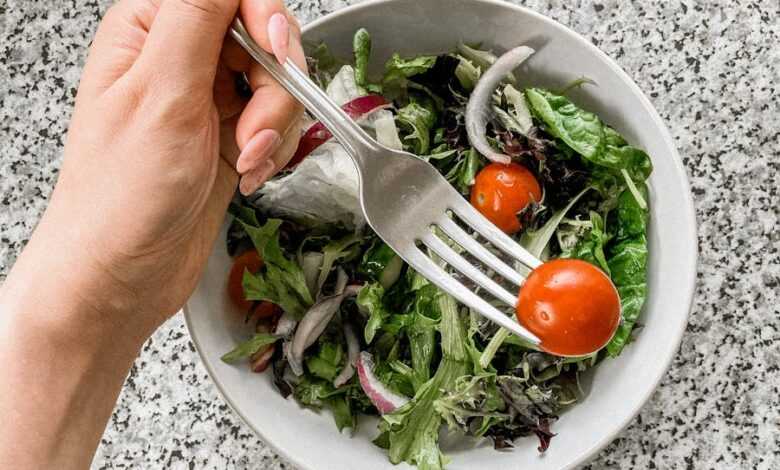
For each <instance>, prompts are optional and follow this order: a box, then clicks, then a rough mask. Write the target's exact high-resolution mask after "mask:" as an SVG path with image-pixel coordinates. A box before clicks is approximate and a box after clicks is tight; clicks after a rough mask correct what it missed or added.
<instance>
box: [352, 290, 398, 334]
mask: <svg viewBox="0 0 780 470" xmlns="http://www.w3.org/2000/svg"><path fill="white" fill-rule="evenodd" d="M384 295H385V289H384V287H382V285H381V284H379V283H378V282H374V283H371V284H367V285H365V286H364V287H363V288H362V289H360V292H359V293H358V296H357V304H358V306H359V307H360V308H361V310H363V311H365V312H367V313H368V322H366V327H365V329H364V332H363V336H364V337H365V340H366V343H368V344H371V342H372V341H373V340H374V336H375V335H376V332H377V331H379V329H380V328H381V327H382V324H383V323H384V322H385V319H386V318H387V317H389V316H390V312H388V311H387V310H386V309H385V306H384V304H383V303H382V297H383V296H384Z"/></svg>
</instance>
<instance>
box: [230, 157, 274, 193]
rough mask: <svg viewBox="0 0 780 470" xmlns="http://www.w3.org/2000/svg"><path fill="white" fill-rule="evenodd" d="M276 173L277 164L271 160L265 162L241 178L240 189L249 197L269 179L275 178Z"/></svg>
mask: <svg viewBox="0 0 780 470" xmlns="http://www.w3.org/2000/svg"><path fill="white" fill-rule="evenodd" d="M275 171H276V164H275V163H274V161H273V160H271V159H270V158H269V159H268V160H263V162H262V163H260V165H259V166H258V167H257V168H255V169H254V170H252V171H250V172H249V173H247V174H245V175H243V176H242V177H241V183H239V185H238V189H239V190H240V191H241V194H243V195H244V196H249V195H250V194H252V193H253V192H255V191H257V190H258V189H260V186H262V185H263V184H264V183H265V182H266V181H267V180H268V178H270V177H271V176H273V174H274V172H275Z"/></svg>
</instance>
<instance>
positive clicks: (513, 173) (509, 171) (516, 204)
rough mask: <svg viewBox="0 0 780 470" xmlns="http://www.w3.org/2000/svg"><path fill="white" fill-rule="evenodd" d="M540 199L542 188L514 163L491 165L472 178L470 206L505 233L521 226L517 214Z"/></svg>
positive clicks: (517, 229) (526, 171)
mask: <svg viewBox="0 0 780 470" xmlns="http://www.w3.org/2000/svg"><path fill="white" fill-rule="evenodd" d="M541 200H542V188H541V187H539V182H538V181H536V178H535V177H534V175H533V173H531V171H530V170H529V169H528V168H526V167H524V166H522V165H518V164H517V163H510V164H508V165H504V164H503V163H491V164H490V165H488V166H486V167H485V168H483V169H482V170H481V171H480V172H479V173H478V174H477V177H476V178H475V181H474V187H473V188H471V205H473V206H474V207H476V208H477V210H478V211H479V212H481V213H482V215H484V216H485V217H487V219H488V220H490V221H491V222H493V224H495V225H496V226H497V227H498V228H500V229H501V230H503V231H504V232H506V233H510V234H511V233H516V232H519V231H520V229H521V228H523V227H522V225H521V224H520V221H519V220H518V218H517V213H518V212H520V211H522V210H523V209H525V208H526V207H527V206H528V204H530V203H531V201H537V202H538V201H541Z"/></svg>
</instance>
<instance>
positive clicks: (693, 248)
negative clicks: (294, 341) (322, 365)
mask: <svg viewBox="0 0 780 470" xmlns="http://www.w3.org/2000/svg"><path fill="white" fill-rule="evenodd" d="M398 1H402V0H365V1H362V2H360V3H357V4H354V5H349V6H347V7H343V8H340V9H338V10H335V11H333V12H331V13H328V14H326V15H322V16H320V17H319V18H316V19H314V20H312V21H310V22H308V23H306V24H305V25H303V26H302V27H301V33H302V35H303V36H305V35H306V33H307V32H309V31H310V30H312V29H316V28H317V27H318V26H320V25H321V24H323V23H326V22H329V21H331V20H333V19H335V18H337V17H339V16H344V15H350V14H351V13H353V12H355V11H360V10H364V9H368V8H372V7H374V6H376V5H383V4H388V3H396V2H398ZM471 1H472V2H473V3H482V4H489V5H494V6H499V7H501V8H506V9H508V10H514V11H515V12H521V13H523V14H525V15H528V16H529V17H532V18H533V19H534V20H536V21H540V22H543V23H546V24H547V25H548V26H551V27H552V28H554V29H555V30H557V32H558V33H560V34H563V35H567V36H569V37H571V38H573V39H575V40H577V41H578V42H582V43H584V44H585V45H586V47H587V48H589V49H590V50H591V51H592V52H593V53H595V54H596V55H597V56H599V57H600V58H601V59H603V60H604V62H605V63H606V64H607V65H608V66H609V68H610V69H611V71H612V72H614V73H615V74H616V76H618V77H619V78H620V79H621V80H622V81H623V82H625V83H626V84H627V85H628V87H629V88H630V89H631V90H632V91H633V92H634V93H635V94H636V95H637V96H638V97H639V99H640V102H641V103H642V106H643V108H644V109H643V111H644V112H645V113H646V114H647V115H648V116H649V117H650V118H651V120H652V122H653V124H655V125H656V126H657V127H658V128H659V129H660V131H661V136H662V139H663V141H664V143H665V144H666V145H667V147H668V148H669V149H671V150H672V151H671V152H670V154H669V155H668V156H667V158H669V159H671V160H672V165H673V167H674V168H675V170H676V174H677V177H678V183H679V184H680V186H681V187H682V188H683V190H684V200H683V201H681V209H682V211H683V212H684V214H685V218H686V220H687V221H688V222H689V223H690V229H691V232H690V233H691V237H690V239H689V240H687V241H686V243H687V245H688V249H689V251H688V252H689V253H690V254H691V257H690V260H689V263H690V264H689V266H687V268H688V269H687V272H690V273H692V276H691V279H690V282H689V283H688V285H686V286H684V288H683V291H684V296H685V297H687V298H688V302H687V308H686V309H685V315H683V316H682V317H681V318H680V323H681V325H680V327H679V328H678V329H677V332H676V333H675V335H674V337H673V338H672V342H671V344H673V345H674V348H671V347H670V348H669V349H668V351H667V352H666V354H665V355H664V356H663V357H662V358H660V361H658V362H661V363H662V364H663V367H662V368H660V369H659V373H658V374H657V376H656V377H654V378H653V379H652V387H648V388H647V389H646V391H645V392H644V393H643V395H642V397H641V399H640V401H639V405H638V406H637V407H636V408H635V409H634V410H632V411H631V412H630V413H629V414H628V415H626V416H625V418H623V419H622V420H620V422H619V423H618V426H617V427H614V428H613V429H612V430H611V431H610V432H608V433H606V434H605V435H604V436H603V437H602V438H600V439H598V440H597V441H596V442H595V443H594V444H593V445H592V446H591V447H590V449H588V450H587V451H585V452H584V453H583V454H582V455H580V456H578V457H576V458H575V459H574V460H573V461H572V462H571V464H570V465H569V466H568V467H566V468H574V467H576V466H578V465H582V464H585V463H587V462H589V461H590V460H592V459H593V458H594V457H595V456H596V454H597V453H598V452H599V451H601V450H602V449H603V448H604V447H606V446H607V445H609V444H610V443H611V442H612V441H613V440H615V438H617V437H618V435H619V434H620V433H621V432H622V431H623V430H624V429H625V428H626V427H628V425H629V424H631V422H633V420H634V419H635V418H636V416H637V414H639V412H640V411H641V410H642V408H644V406H645V405H646V404H647V401H648V400H649V399H650V397H651V396H652V395H653V394H654V393H655V392H656V390H657V389H658V385H659V384H660V383H661V380H663V378H664V376H665V375H666V373H667V372H668V371H669V367H670V366H671V363H672V361H673V360H674V358H675V356H676V355H677V353H678V352H679V349H680V344H681V342H682V337H683V334H684V333H685V329H686V328H685V327H686V325H687V323H688V318H689V317H690V312H691V309H692V307H693V301H694V293H695V289H696V279H697V277H696V273H697V272H698V258H699V250H698V225H697V219H696V212H695V208H694V204H693V195H692V193H691V187H690V183H689V181H688V173H687V171H686V168H685V166H684V165H683V163H682V159H681V157H680V154H679V152H678V150H677V146H676V145H675V143H674V139H673V138H672V136H671V134H670V132H669V129H668V127H667V126H666V124H665V123H664V121H663V119H661V116H660V115H659V114H658V111H657V110H656V109H655V107H654V106H653V104H652V103H651V102H650V100H649V99H648V98H647V96H646V95H645V94H644V92H643V91H642V89H641V88H640V87H639V85H637V84H636V82H634V80H633V79H632V78H631V77H630V76H629V75H628V74H627V73H626V72H625V71H624V70H623V69H622V68H621V67H620V66H619V65H618V64H617V63H616V62H615V61H614V60H613V59H612V58H611V57H609V56H608V55H607V54H606V53H605V52H604V51H602V50H601V49H599V48H598V47H597V46H595V45H594V44H593V43H591V42H590V41H589V40H587V38H585V37H584V36H582V35H581V34H579V33H578V32H576V31H574V30H573V29H571V28H569V27H568V26H566V25H564V24H562V23H560V22H558V21H556V20H554V19H552V18H550V17H548V16H545V15H543V14H541V13H539V12H537V11H534V10H532V9H530V8H527V7H525V6H521V5H515V4H513V3H509V2H506V1H502V0H471ZM182 311H183V312H184V320H185V324H186V325H187V330H188V332H189V334H190V338H191V339H192V342H193V345H194V346H195V349H196V350H197V351H198V356H201V348H200V347H199V340H198V338H197V334H196V333H195V330H194V328H193V327H192V324H191V322H192V320H191V315H190V312H189V304H188V303H187V304H185V305H184V307H183V308H182ZM201 359H202V360H201V364H202V365H203V366H204V367H205V368H206V371H207V372H208V374H209V378H210V379H211V381H212V382H213V383H214V385H215V386H216V388H217V392H218V393H219V395H220V396H221V398H222V399H223V400H224V402H225V403H227V405H228V406H229V407H230V408H231V409H232V410H233V412H234V413H235V414H236V415H237V416H238V417H239V418H240V419H241V421H243V422H244V424H246V425H247V426H248V427H249V428H250V429H251V430H252V431H253V432H254V433H255V434H256V435H257V436H258V437H259V438H260V439H261V440H262V441H263V443H264V444H266V445H267V446H269V447H270V448H271V449H273V450H274V451H275V452H276V453H277V454H280V455H281V456H283V457H284V458H285V459H286V460H287V461H289V462H291V463H293V464H294V465H296V466H297V467H299V468H301V469H305V470H308V469H309V468H310V467H309V465H308V464H307V463H305V462H304V461H302V460H301V459H300V458H298V457H297V456H296V452H293V451H292V450H291V449H288V448H286V447H284V446H281V445H279V444H278V443H276V442H275V441H274V440H273V439H271V438H270V437H269V436H268V435H266V433H264V432H263V431H262V429H260V428H258V427H256V426H254V425H253V424H252V423H251V421H250V420H249V419H248V417H247V416H245V415H244V414H243V413H242V412H241V411H240V410H239V409H238V407H237V406H236V405H235V404H234V403H233V401H232V400H231V399H230V397H229V396H228V394H227V393H226V391H225V390H224V388H223V384H222V383H221V382H220V381H219V380H217V379H216V378H215V377H216V376H215V374H214V370H213V368H212V367H211V365H210V363H209V361H206V360H203V358H202V356H201ZM657 359H658V358H657Z"/></svg>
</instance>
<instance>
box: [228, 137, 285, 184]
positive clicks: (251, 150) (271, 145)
mask: <svg viewBox="0 0 780 470" xmlns="http://www.w3.org/2000/svg"><path fill="white" fill-rule="evenodd" d="M281 141H282V136H281V135H280V134H279V132H277V131H276V130H274V129H263V130H261V131H260V132H258V133H257V134H255V135H254V136H253V137H252V138H251V139H250V140H249V142H248V143H247V144H246V146H244V149H243V150H242V151H241V154H240V155H239V156H238V160H236V171H238V172H239V173H240V174H244V173H246V172H248V171H251V170H253V169H254V168H255V167H256V166H258V165H259V164H260V162H261V161H263V160H265V159H267V158H269V157H270V156H271V154H273V152H274V151H276V149H277V147H279V144H280V143H281Z"/></svg>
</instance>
